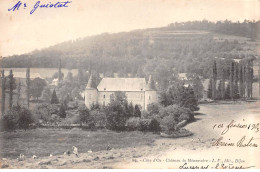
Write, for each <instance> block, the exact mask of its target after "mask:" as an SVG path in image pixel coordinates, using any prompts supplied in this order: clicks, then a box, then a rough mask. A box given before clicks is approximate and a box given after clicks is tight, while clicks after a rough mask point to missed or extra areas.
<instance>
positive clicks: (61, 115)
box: [58, 103, 66, 118]
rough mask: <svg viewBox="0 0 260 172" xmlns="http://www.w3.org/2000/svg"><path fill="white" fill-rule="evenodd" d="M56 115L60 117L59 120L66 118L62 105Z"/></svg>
mask: <svg viewBox="0 0 260 172" xmlns="http://www.w3.org/2000/svg"><path fill="white" fill-rule="evenodd" d="M58 115H59V116H60V118H66V111H65V106H64V104H63V103H62V104H61V105H60V110H59V113H58Z"/></svg>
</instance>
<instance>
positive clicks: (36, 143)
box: [0, 129, 159, 158]
mask: <svg viewBox="0 0 260 172" xmlns="http://www.w3.org/2000/svg"><path fill="white" fill-rule="evenodd" d="M157 137H159V136H158V135H156V134H152V133H142V132H121V133H117V132H113V131H106V130H99V131H84V130H81V129H71V130H62V129H34V130H28V131H16V132H3V133H0V143H1V148H0V156H1V157H5V158H17V157H18V156H19V154H20V153H23V154H24V155H25V156H27V157H32V155H36V156H38V157H41V156H49V155H50V154H53V155H58V154H63V153H64V152H65V151H66V150H71V148H72V146H76V147H78V149H79V152H80V153H83V152H87V151H88V150H90V149H91V150H92V151H93V152H94V151H101V150H106V148H107V146H108V145H110V147H112V148H123V147H136V146H140V145H152V144H153V142H154V140H155V139H156V138H157Z"/></svg>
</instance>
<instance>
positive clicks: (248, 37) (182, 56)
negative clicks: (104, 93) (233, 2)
mask: <svg viewBox="0 0 260 172" xmlns="http://www.w3.org/2000/svg"><path fill="white" fill-rule="evenodd" d="M259 28H260V21H258V22H251V21H246V20H245V21H244V22H243V23H239V22H237V23H232V22H230V21H224V22H216V23H213V22H209V21H194V22H185V23H172V24H169V25H168V26H167V27H162V28H152V29H144V30H135V31H131V32H121V33H116V34H108V33H104V34H101V35H96V36H90V37H86V38H79V39H77V40H71V41H67V42H63V43H60V44H57V45H54V46H50V47H48V48H45V49H42V50H35V51H33V52H31V53H28V54H23V55H19V56H18V55H14V56H11V57H4V58H3V60H2V67H12V68H18V67H27V66H29V67H36V68H56V67H57V66H58V63H59V59H61V60H62V67H63V68H69V69H72V68H82V69H85V70H88V71H96V72H98V73H104V74H105V76H111V75H112V73H113V72H117V73H119V76H127V74H129V73H131V74H132V75H133V76H147V75H149V74H156V73H161V74H162V75H161V76H158V75H157V76H156V77H158V79H159V78H160V77H165V76H170V75H171V74H172V72H173V69H174V71H177V72H190V73H197V74H199V75H202V76H204V77H208V76H209V74H210V72H209V70H210V68H211V66H210V65H209V63H210V62H211V61H212V59H214V58H215V57H219V58H225V59H234V58H239V59H242V58H246V57H248V56H256V55H257V51H256V47H257V45H258V43H257V42H256V40H258V39H259V38H260V36H259V32H257V31H258V30H259ZM155 79H156V78H155Z"/></svg>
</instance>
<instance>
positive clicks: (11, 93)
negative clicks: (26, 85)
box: [8, 70, 15, 110]
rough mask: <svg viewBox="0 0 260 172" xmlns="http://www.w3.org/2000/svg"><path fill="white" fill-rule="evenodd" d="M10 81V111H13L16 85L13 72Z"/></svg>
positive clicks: (10, 74) (11, 71)
mask: <svg viewBox="0 0 260 172" xmlns="http://www.w3.org/2000/svg"><path fill="white" fill-rule="evenodd" d="M8 79H9V109H10V110H11V109H12V106H13V94H14V93H13V91H14V83H15V80H14V75H13V70H10V73H9V76H8Z"/></svg>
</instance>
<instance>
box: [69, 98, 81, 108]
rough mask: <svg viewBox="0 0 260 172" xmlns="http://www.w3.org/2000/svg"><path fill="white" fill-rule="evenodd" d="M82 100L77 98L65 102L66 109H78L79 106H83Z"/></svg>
mask: <svg viewBox="0 0 260 172" xmlns="http://www.w3.org/2000/svg"><path fill="white" fill-rule="evenodd" d="M84 105H85V104H84V102H83V101H79V100H74V101H70V102H68V104H67V108H68V109H78V108H79V107H81V106H84Z"/></svg>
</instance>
